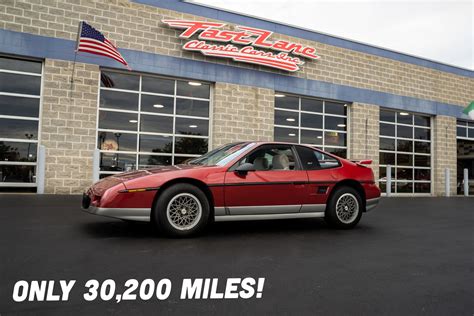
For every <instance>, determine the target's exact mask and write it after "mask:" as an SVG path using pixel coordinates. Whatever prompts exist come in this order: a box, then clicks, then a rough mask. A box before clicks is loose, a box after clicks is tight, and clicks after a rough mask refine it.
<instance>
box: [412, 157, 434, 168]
mask: <svg viewBox="0 0 474 316" xmlns="http://www.w3.org/2000/svg"><path fill="white" fill-rule="evenodd" d="M430 165H431V157H430V156H421V155H415V166H418V167H429V166H430Z"/></svg>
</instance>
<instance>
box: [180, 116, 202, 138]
mask: <svg viewBox="0 0 474 316" xmlns="http://www.w3.org/2000/svg"><path fill="white" fill-rule="evenodd" d="M175 133H176V134H183V135H199V136H207V135H209V121H208V120H196V119H191V118H182V117H177V118H176V127H175Z"/></svg>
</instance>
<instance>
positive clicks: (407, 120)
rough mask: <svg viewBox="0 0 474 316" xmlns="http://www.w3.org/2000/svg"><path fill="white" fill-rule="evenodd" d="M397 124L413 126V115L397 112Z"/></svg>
mask: <svg viewBox="0 0 474 316" xmlns="http://www.w3.org/2000/svg"><path fill="white" fill-rule="evenodd" d="M397 123H401V124H410V125H413V115H412V114H410V113H407V112H403V111H402V112H397Z"/></svg>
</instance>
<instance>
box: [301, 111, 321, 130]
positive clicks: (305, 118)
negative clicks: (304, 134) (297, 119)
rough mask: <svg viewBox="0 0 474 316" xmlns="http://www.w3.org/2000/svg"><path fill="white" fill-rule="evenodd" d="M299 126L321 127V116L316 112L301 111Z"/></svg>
mask: <svg viewBox="0 0 474 316" xmlns="http://www.w3.org/2000/svg"><path fill="white" fill-rule="evenodd" d="M301 127H309V128H321V129H322V128H323V117H322V115H318V114H308V113H301Z"/></svg>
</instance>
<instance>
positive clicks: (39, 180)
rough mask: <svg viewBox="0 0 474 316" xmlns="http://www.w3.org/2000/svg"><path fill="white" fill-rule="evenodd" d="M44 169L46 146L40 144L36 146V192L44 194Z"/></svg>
mask: <svg viewBox="0 0 474 316" xmlns="http://www.w3.org/2000/svg"><path fill="white" fill-rule="evenodd" d="M45 171H46V148H45V147H44V145H40V146H39V148H38V162H37V166H36V192H37V193H38V194H44V178H45Z"/></svg>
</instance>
